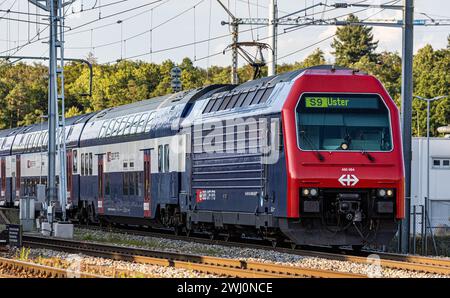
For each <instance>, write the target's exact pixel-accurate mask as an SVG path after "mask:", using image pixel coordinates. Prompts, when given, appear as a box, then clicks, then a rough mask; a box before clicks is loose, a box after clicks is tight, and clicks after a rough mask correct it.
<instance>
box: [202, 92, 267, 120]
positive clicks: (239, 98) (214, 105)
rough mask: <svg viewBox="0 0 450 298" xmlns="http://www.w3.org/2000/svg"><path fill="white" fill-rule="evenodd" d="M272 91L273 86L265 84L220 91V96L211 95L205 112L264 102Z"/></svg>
mask: <svg viewBox="0 0 450 298" xmlns="http://www.w3.org/2000/svg"><path fill="white" fill-rule="evenodd" d="M272 91H273V86H263V87H259V88H258V87H253V88H251V89H246V90H238V91H235V92H224V93H220V94H219V95H218V96H215V97H214V96H213V97H211V99H210V100H209V102H208V103H207V104H206V107H205V109H204V110H203V114H207V113H212V112H217V111H223V110H230V109H234V108H242V107H248V106H253V105H258V104H262V103H265V102H266V101H267V99H268V98H269V96H270V94H271V93H272Z"/></svg>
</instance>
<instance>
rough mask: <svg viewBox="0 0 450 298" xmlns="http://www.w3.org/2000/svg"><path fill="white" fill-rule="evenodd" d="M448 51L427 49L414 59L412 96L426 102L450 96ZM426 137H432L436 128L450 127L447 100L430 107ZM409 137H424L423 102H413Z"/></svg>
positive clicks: (449, 58) (424, 112)
mask: <svg viewBox="0 0 450 298" xmlns="http://www.w3.org/2000/svg"><path fill="white" fill-rule="evenodd" d="M449 69H450V49H448V48H445V49H439V50H434V49H433V47H432V46H431V45H426V46H425V47H423V48H422V49H420V50H419V51H418V52H417V54H416V55H415V57H414V64H413V74H414V94H415V95H419V96H422V97H426V98H431V97H435V96H440V95H449V94H450V72H449ZM430 106H431V108H430V109H431V111H430V115H431V116H430V135H432V136H436V135H437V134H438V133H437V128H438V127H439V126H443V125H446V124H448V123H450V99H449V98H444V99H441V100H439V101H437V102H432V103H431V105H430ZM413 108H414V113H413V121H414V124H415V125H413V133H414V135H420V136H425V135H426V102H424V101H420V100H418V99H415V100H414V101H413Z"/></svg>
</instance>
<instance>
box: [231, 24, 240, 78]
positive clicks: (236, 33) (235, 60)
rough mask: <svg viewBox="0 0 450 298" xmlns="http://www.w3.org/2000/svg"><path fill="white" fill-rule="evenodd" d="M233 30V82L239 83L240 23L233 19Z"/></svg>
mask: <svg viewBox="0 0 450 298" xmlns="http://www.w3.org/2000/svg"><path fill="white" fill-rule="evenodd" d="M231 27H232V30H233V33H232V34H233V43H232V46H231V84H239V78H238V73H237V71H238V49H237V42H238V36H239V25H238V24H237V23H236V22H235V21H233V24H232V26H231Z"/></svg>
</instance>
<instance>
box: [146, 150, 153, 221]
mask: <svg viewBox="0 0 450 298" xmlns="http://www.w3.org/2000/svg"><path fill="white" fill-rule="evenodd" d="M151 165H152V163H151V151H150V149H146V150H144V217H150V216H151V191H152V167H151Z"/></svg>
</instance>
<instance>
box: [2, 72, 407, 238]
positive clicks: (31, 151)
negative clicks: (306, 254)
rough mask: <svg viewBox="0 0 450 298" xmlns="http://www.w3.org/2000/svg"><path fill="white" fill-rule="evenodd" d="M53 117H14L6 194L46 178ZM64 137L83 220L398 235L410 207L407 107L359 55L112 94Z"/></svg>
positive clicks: (230, 231)
mask: <svg viewBox="0 0 450 298" xmlns="http://www.w3.org/2000/svg"><path fill="white" fill-rule="evenodd" d="M45 128H46V125H45V124H44V125H41V124H37V125H32V126H27V127H19V128H15V129H9V130H4V131H0V155H1V156H0V179H1V183H0V191H1V193H0V206H10V207H14V206H17V205H18V202H19V199H20V198H21V197H22V196H35V195H36V191H37V190H36V189H37V187H36V185H37V184H40V183H44V184H45V183H46V175H47V155H46V149H47V143H48V142H47V140H48V134H47V130H46V129H45ZM58 139H59V140H60V142H61V141H63V140H65V142H66V146H67V165H68V166H67V190H68V191H67V197H68V203H67V205H66V206H62V208H66V210H67V211H68V212H69V214H70V217H71V218H72V219H73V220H78V221H92V222H96V221H99V220H100V221H109V222H114V223H123V224H132V225H142V226H151V227H164V228H170V229H173V230H175V231H185V232H187V233H189V232H191V231H195V232H203V233H209V234H211V235H215V234H225V235H231V236H233V235H235V236H236V235H237V236H239V235H243V234H245V235H246V236H251V237H259V238H265V239H269V240H274V241H283V240H286V241H289V242H292V243H295V244H311V245H338V246H339V245H355V246H360V245H364V244H367V243H380V244H386V243H388V242H389V241H390V240H391V239H392V237H393V236H394V234H395V233H396V231H397V223H398V221H399V220H401V219H402V218H403V216H404V168H403V156H402V142H401V134H400V125H399V113H398V110H397V107H396V105H395V103H394V102H393V100H392V99H391V98H390V97H389V95H388V93H387V92H386V90H385V89H384V88H383V86H382V84H381V83H380V82H379V81H378V80H377V79H376V78H374V77H373V76H370V75H367V74H363V73H360V72H357V71H354V70H351V69H335V68H333V67H330V66H320V67H313V68H308V69H300V70H296V71H293V72H289V73H284V74H280V75H276V76H272V77H266V78H262V79H258V80H254V81H249V82H246V83H244V84H241V85H212V86H207V87H203V88H198V89H195V90H190V91H184V92H179V93H176V94H171V95H166V96H161V97H157V98H152V99H148V100H144V101H140V102H136V103H132V104H128V105H125V106H119V107H113V108H108V109H105V110H103V111H99V112H95V113H91V114H87V115H83V116H77V117H74V118H70V119H67V121H66V135H65V136H61V135H59V137H58ZM58 167H59V165H57V168H58ZM60 207H61V206H60Z"/></svg>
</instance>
